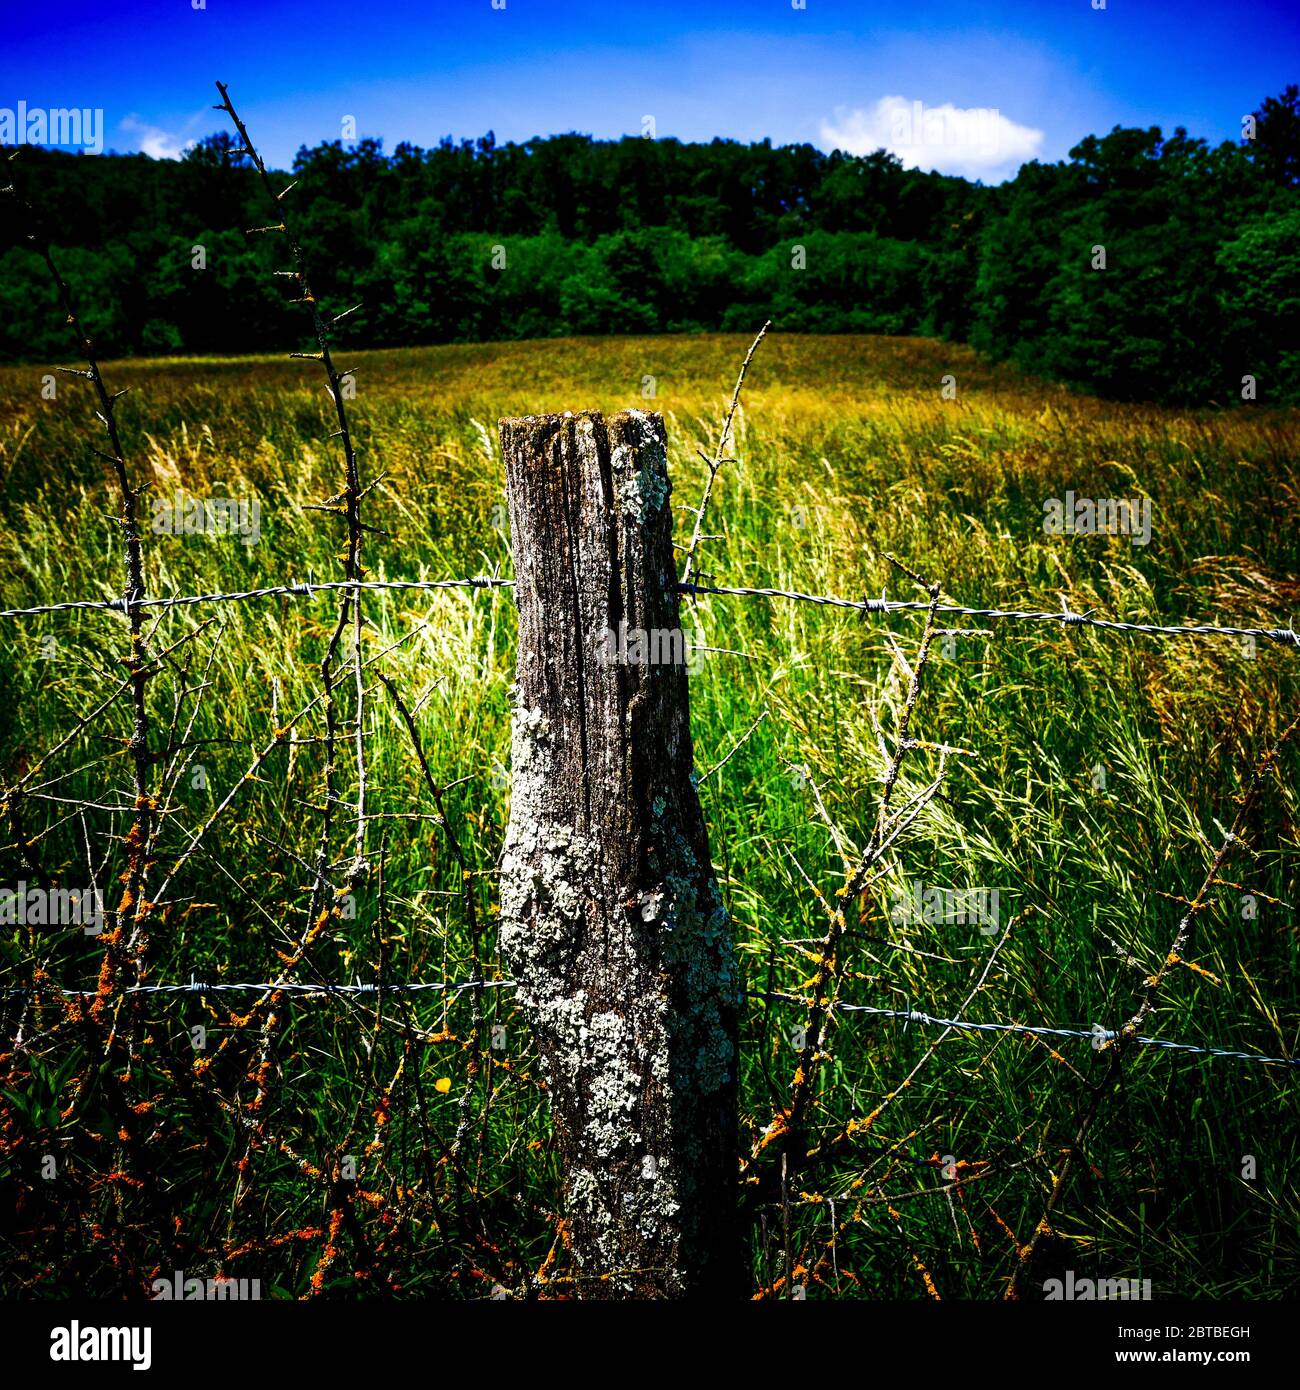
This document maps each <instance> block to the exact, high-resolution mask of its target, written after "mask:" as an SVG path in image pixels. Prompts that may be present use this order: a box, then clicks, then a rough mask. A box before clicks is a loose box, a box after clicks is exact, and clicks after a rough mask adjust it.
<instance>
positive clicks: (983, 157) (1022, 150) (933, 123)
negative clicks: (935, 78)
mask: <svg viewBox="0 0 1300 1390" xmlns="http://www.w3.org/2000/svg"><path fill="white" fill-rule="evenodd" d="M821 138H822V142H823V144H825V145H826V146H828V147H831V148H836V149H841V150H844V151H846V152H847V153H849V154H871V153H872V151H874V150H880V149H884V150H888V151H889V152H890V153H891V154H896V155H897V156H898V157H899V159H901V160H902V161H903V163H904V164H905V165H906V166H907V167H908V168H910V169H911V168H916V169H938V170H939V171H940V173H944V174H961V175H964V176H965V177H967V178H982V179H984V180H986V181H988V180H997V179H1000V178H1004V177H1007V176H1008V175H1010V174H1014V173H1015V171H1016V170H1017V169H1018V168H1019V167H1020V166H1021V165H1022V164H1023V163H1024V162H1025V161H1026V160H1029V159H1032V158H1033V157H1034V156H1035V155H1036V154H1037V153H1038V149H1039V146H1040V145H1041V144H1042V143H1043V132H1042V131H1041V130H1035V129H1034V128H1033V127H1032V126H1024V125H1017V124H1016V122H1015V121H1010V120H1008V119H1007V118H1006V117H1005V116H1004V115H1003V114H1002V113H1001V112H1000V111H999V110H998V109H997V108H996V107H989V106H972V107H967V108H964V109H963V108H962V107H959V106H954V105H953V104H952V103H951V102H945V103H944V104H943V105H942V106H926V105H925V104H924V103H923V102H920V101H908V100H907V98H906V97H898V96H890V97H881V98H880V100H879V101H878V102H876V104H875V106H873V107H871V108H870V109H864V108H862V107H854V108H853V109H850V108H848V107H846V106H837V107H836V108H835V116H834V119H833V120H830V121H823V122H822V123H821Z"/></svg>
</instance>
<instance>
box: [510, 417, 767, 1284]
mask: <svg viewBox="0 0 1300 1390" xmlns="http://www.w3.org/2000/svg"><path fill="white" fill-rule="evenodd" d="M500 428H501V449H502V453H503V455H504V458H505V466H506V482H507V488H508V492H509V498H510V521H511V528H512V544H513V547H514V557H515V574H516V588H515V597H516V601H517V603H518V607H519V656H518V671H517V676H516V692H515V712H514V723H513V733H512V761H513V770H512V779H511V806H510V824H509V828H508V830H507V833H506V844H505V854H504V857H503V860H502V868H501V945H502V949H503V952H504V954H505V956H506V959H507V961H508V962H509V964H510V967H511V969H512V970H513V972H514V974H515V978H516V980H517V981H518V997H519V1000H520V1002H521V1004H522V1006H523V1008H524V1010H525V1011H526V1013H527V1016H528V1017H529V1019H530V1022H531V1025H532V1027H533V1030H534V1033H535V1036H536V1041H537V1045H538V1049H539V1052H540V1055H541V1059H542V1064H543V1068H544V1071H545V1075H546V1079H547V1087H548V1091H549V1096H550V1104H551V1113H552V1117H553V1122H554V1124H555V1127H556V1132H557V1136H558V1139H559V1142H560V1146H561V1153H562V1156H563V1161H564V1168H565V1189H566V1198H567V1209H568V1212H567V1214H568V1222H569V1234H570V1240H571V1243H572V1248H573V1251H574V1253H575V1255H576V1256H577V1259H578V1261H579V1263H580V1265H581V1279H580V1288H579V1293H580V1295H581V1296H582V1297H584V1298H679V1297H689V1296H698V1295H702V1294H712V1295H723V1296H734V1295H737V1294H739V1293H741V1292H742V1290H743V1270H742V1264H741V1255H740V1251H739V1249H738V1241H737V1230H736V1189H737V1182H738V1162H737V1116H736V1056H737V1041H736V1020H737V1013H738V1004H739V985H738V976H737V971H736V963H735V956H734V953H733V950H732V943H731V935H730V927H729V922H728V918H727V913H726V910H725V908H724V907H723V904H722V898H721V894H720V893H719V891H718V885H717V881H716V880H715V878H714V876H713V869H712V865H711V863H710V859H709V842H708V833H707V831H706V829H705V825H704V818H703V816H702V814H701V812H700V804H699V799H698V797H697V796H696V792H695V783H694V780H693V762H692V748H691V733H690V724H689V717H688V711H687V693H686V691H687V681H686V677H687V671H686V666H685V655H686V653H685V642H684V637H683V634H682V630H681V626H680V619H679V614H678V595H677V590H676V578H677V571H676V566H675V564H674V560H673V550H672V513H671V509H670V508H669V505H668V496H669V483H668V470H667V456H666V451H665V434H664V425H663V420H662V419H661V417H660V416H658V415H649V414H645V413H642V412H641V411H634V410H629V411H625V412H622V413H620V414H618V415H615V416H613V417H611V418H610V419H609V420H605V419H602V417H601V416H600V415H599V414H596V413H593V412H583V413H582V414H579V415H568V414H566V415H563V416H560V415H537V416H529V417H526V418H524V419H517V420H502V421H501V423H500Z"/></svg>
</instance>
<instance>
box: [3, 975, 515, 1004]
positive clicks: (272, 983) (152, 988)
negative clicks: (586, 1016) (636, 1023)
mask: <svg viewBox="0 0 1300 1390" xmlns="http://www.w3.org/2000/svg"><path fill="white" fill-rule="evenodd" d="M514 984H515V982H514V981H513V980H417V981H415V982H413V983H403V982H396V983H383V984H378V983H372V984H363V983H361V982H360V981H356V982H355V983H353V984H333V983H325V984H309V983H306V982H304V981H298V980H258V981H248V980H239V981H225V980H219V981H208V980H194V979H191V980H190V981H189V982H188V983H187V984H180V985H175V984H173V985H130V986H128V987H127V988H125V989H121V990H116V991H114V993H115V994H213V993H222V992H232V991H249V990H251V991H253V992H255V993H258V994H261V993H265V992H266V991H267V990H278V991H279V992H280V993H281V994H324V995H331V994H418V993H423V992H431V993H432V992H439V993H446V994H454V993H458V992H459V991H460V990H465V989H505V988H510V989H513V988H514ZM36 992H37V991H36V989H35V988H33V987H28V988H23V989H11V990H9V991H8V993H9V994H10V996H13V995H16V994H34V993H36ZM52 992H53V993H55V994H57V995H59V996H60V997H61V998H63V999H91V998H94V997H95V996H96V995H97V994H98V993H99V991H98V990H94V989H57V990H54V991H52Z"/></svg>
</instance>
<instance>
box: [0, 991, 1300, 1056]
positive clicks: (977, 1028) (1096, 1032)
mask: <svg viewBox="0 0 1300 1390" xmlns="http://www.w3.org/2000/svg"><path fill="white" fill-rule="evenodd" d="M514 987H515V981H514V980H428V981H414V982H400V981H399V982H385V983H370V984H363V983H362V982H360V981H356V982H354V983H352V984H329V983H327V984H306V983H302V982H295V981H289V980H260V981H229V982H227V981H216V982H212V981H204V980H195V979H191V980H189V981H188V982H187V983H185V984H163V985H130V986H128V987H127V988H125V989H122V990H117V991H115V993H116V994H124V995H125V994H212V993H229V992H235V991H253V992H256V993H259V994H260V993H264V992H265V991H267V990H278V991H280V992H281V993H282V994H302V995H321V996H323V997H326V998H328V997H329V996H330V995H336V994H337V995H365V994H419V993H440V994H458V993H460V992H461V991H463V990H469V989H513V988H514ZM53 992H54V993H56V994H58V995H59V996H60V997H62V998H64V999H80V998H93V997H94V996H95V995H96V994H97V993H98V991H97V990H93V989H58V990H55V991H53ZM7 993H8V994H9V995H10V996H11V997H12V996H14V995H24V994H33V993H36V990H35V989H34V988H32V987H28V988H24V989H11V990H9V991H7ZM748 997H749V998H750V999H761V1000H763V1001H764V1002H765V1003H770V1002H772V1001H773V1000H776V1001H778V1002H780V1003H783V1004H804V1005H806V1004H807V1003H808V1001H807V1000H806V999H804V998H802V997H801V996H799V995H797V994H784V993H781V992H779V991H776V990H762V991H758V990H755V991H751V992H750V993H749V995H748ZM831 1008H832V1009H835V1010H838V1011H839V1012H840V1013H846V1014H849V1013H853V1014H869V1015H871V1016H872V1017H875V1018H894V1019H901V1020H903V1021H904V1022H905V1023H917V1024H920V1025H922V1026H923V1027H930V1028H951V1029H953V1030H954V1031H957V1032H965V1033H1019V1034H1023V1035H1028V1036H1031V1037H1045V1038H1087V1039H1088V1040H1089V1041H1090V1042H1092V1043H1094V1045H1095V1044H1097V1043H1101V1042H1113V1041H1114V1040H1115V1039H1116V1038H1118V1037H1119V1033H1118V1032H1117V1031H1116V1030H1114V1029H1109V1028H1102V1027H1101V1026H1100V1025H1095V1026H1093V1027H1091V1028H1054V1027H1052V1026H1050V1025H1048V1024H1034V1023H974V1022H972V1021H971V1020H969V1019H964V1018H939V1017H936V1016H935V1015H934V1014H928V1013H925V1012H924V1011H923V1010H920V1009H885V1008H880V1007H878V1006H877V1005H874V1004H845V1003H839V1002H836V1003H834V1004H832V1005H831ZM1128 1041H1129V1042H1131V1043H1137V1044H1139V1045H1141V1046H1143V1047H1155V1048H1161V1049H1163V1050H1164V1051H1167V1052H1191V1053H1196V1054H1197V1055H1199V1056H1202V1057H1223V1058H1226V1059H1228V1060H1230V1061H1236V1062H1259V1063H1261V1064H1263V1065H1267V1066H1284V1067H1296V1066H1300V1057H1266V1056H1263V1055H1261V1054H1260V1053H1257V1052H1239V1051H1234V1050H1233V1049H1231V1048H1225V1047H1202V1046H1200V1045H1199V1044H1197V1043H1185V1042H1176V1041H1174V1040H1172V1039H1170V1038H1149V1037H1143V1036H1137V1037H1133V1038H1130V1039H1129V1040H1128Z"/></svg>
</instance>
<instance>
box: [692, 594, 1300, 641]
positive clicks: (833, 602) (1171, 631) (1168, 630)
mask: <svg viewBox="0 0 1300 1390" xmlns="http://www.w3.org/2000/svg"><path fill="white" fill-rule="evenodd" d="M677 587H678V589H679V591H680V592H682V593H686V594H691V595H694V594H725V595H734V596H737V597H740V598H784V599H791V600H793V601H795V602H798V603H812V604H817V605H818V606H820V607H823V608H847V609H851V610H854V611H856V612H859V613H900V612H914V613H924V612H927V611H928V610H929V608H930V604H929V603H928V602H927V601H925V600H924V599H891V598H886V597H884V596H883V595H882V596H881V597H880V598H866V599H852V598H839V597H837V596H835V595H833V594H804V593H800V592H798V591H797V590H794V589H753V588H743V587H741V586H739V585H731V584H694V583H690V584H679V585H678V586H677ZM1061 603H1062V607H1061V611H1060V612H1059V613H1057V612H1054V611H1052V610H1051V609H1023V608H967V607H966V606H965V605H963V604H956V603H939V604H936V605H935V606H934V611H935V613H936V614H938V613H946V614H951V615H953V616H954V617H963V618H994V619H1010V620H1013V621H1014V620H1017V619H1019V620H1022V621H1028V622H1055V623H1063V624H1065V626H1067V627H1093V628H1102V629H1105V630H1107V631H1111V632H1144V633H1150V634H1151V635H1153V636H1157V637H1263V638H1266V639H1268V640H1270V641H1274V642H1290V643H1292V644H1294V645H1295V646H1300V634H1297V632H1296V630H1295V624H1294V623H1292V624H1291V625H1290V626H1289V627H1215V626H1211V625H1209V624H1204V623H1202V624H1183V625H1181V626H1177V627H1175V626H1171V625H1168V624H1162V623H1126V622H1120V621H1119V620H1118V619H1113V618H1094V617H1093V616H1092V610H1091V609H1089V611H1088V612H1087V613H1074V612H1072V611H1071V610H1070V609H1069V608H1068V607H1066V606H1065V600H1064V599H1062V601H1061Z"/></svg>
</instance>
